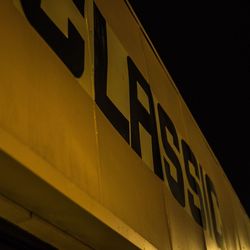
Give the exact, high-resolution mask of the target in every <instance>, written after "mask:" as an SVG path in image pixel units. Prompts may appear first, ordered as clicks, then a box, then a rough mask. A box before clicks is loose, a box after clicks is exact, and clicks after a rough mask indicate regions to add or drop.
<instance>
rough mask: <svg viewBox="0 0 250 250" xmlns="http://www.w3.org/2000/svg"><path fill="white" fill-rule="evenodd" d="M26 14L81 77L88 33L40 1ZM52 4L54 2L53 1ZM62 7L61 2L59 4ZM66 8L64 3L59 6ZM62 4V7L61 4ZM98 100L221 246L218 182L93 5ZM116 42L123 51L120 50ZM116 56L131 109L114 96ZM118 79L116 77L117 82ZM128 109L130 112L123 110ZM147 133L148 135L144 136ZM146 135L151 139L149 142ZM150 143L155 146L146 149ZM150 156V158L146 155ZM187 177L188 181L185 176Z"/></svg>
mask: <svg viewBox="0 0 250 250" xmlns="http://www.w3.org/2000/svg"><path fill="white" fill-rule="evenodd" d="M68 2H69V3H70V5H71V7H72V8H75V9H77V11H78V12H79V14H80V15H81V18H80V19H79V20H80V22H82V23H84V22H85V15H84V7H85V6H84V5H85V1H83V0H73V1H68ZM20 3H21V6H22V9H23V13H24V14H25V16H26V18H27V20H28V22H29V23H30V24H31V25H32V26H33V28H34V29H35V30H36V31H37V32H38V33H39V35H40V36H41V37H42V39H43V40H44V41H45V42H46V43H47V44H48V46H49V47H50V48H51V49H52V50H53V51H54V52H55V54H56V55H57V57H58V58H60V60H61V61H62V62H63V63H64V64H65V66H66V67H67V68H68V70H69V71H70V72H71V73H72V75H73V76H74V77H76V78H80V77H82V75H84V70H85V66H86V65H85V56H86V55H85V54H86V43H87V41H86V38H84V37H83V36H82V35H81V31H80V30H79V28H78V27H77V26H76V25H75V24H74V22H73V20H71V17H67V18H65V20H66V21H65V22H66V26H67V30H66V34H65V31H64V32H63V31H62V30H61V29H60V28H59V27H58V26H57V24H56V22H54V21H53V20H52V19H51V16H50V15H48V13H46V11H45V10H44V9H45V8H43V6H42V1H41V0H40V1H39V0H21V1H20ZM52 4H53V3H52ZM58 7H59V6H58ZM60 7H61V6H60ZM60 7H59V8H60ZM93 13H94V15H93V20H91V21H92V22H93V24H94V32H93V39H92V40H93V43H94V44H92V45H91V46H92V47H93V48H94V99H95V102H96V104H97V105H98V107H99V109H100V110H101V111H102V112H103V114H104V115H105V116H106V118H107V119H108V120H109V121H110V123H111V124H112V125H113V127H114V128H115V129H116V131H117V132H118V133H119V134H120V135H121V137H122V138H123V139H124V140H125V141H126V142H127V143H128V144H129V145H130V147H131V148H132V149H133V150H134V151H135V152H136V153H137V155H138V156H139V157H141V158H142V160H143V161H145V163H146V164H147V165H148V166H149V168H151V169H152V171H153V172H154V173H155V174H156V175H157V176H158V177H159V178H160V179H161V180H163V181H164V182H165V183H166V185H167V186H168V187H169V189H170V191H171V193H172V195H173V197H174V198H175V199H176V201H177V202H178V203H179V204H180V206H182V207H183V208H185V210H186V211H187V212H188V213H189V214H191V216H192V217H193V219H194V220H195V221H196V223H197V224H199V225H200V226H201V227H203V229H204V230H207V229H208V230H209V232H210V234H211V235H212V232H213V234H214V237H215V239H216V242H217V244H218V246H222V231H221V220H220V215H219V204H218V199H217V195H216V191H215V187H214V184H213V182H212V180H211V179H210V177H209V176H208V175H207V174H206V173H205V172H204V170H203V169H202V166H201V164H200V162H199V161H198V160H197V158H196V156H195V153H194V152H193V151H192V149H191V147H190V146H189V145H188V143H187V142H186V141H185V140H184V138H182V137H181V136H180V135H179V134H178V131H177V130H176V127H175V124H174V123H173V122H172V120H171V118H170V117H169V115H168V114H167V112H166V111H165V110H164V108H163V107H162V105H161V104H160V103H159V102H158V101H157V99H156V97H155V96H154V94H153V93H152V91H151V88H150V84H149V83H148V82H147V80H146V79H145V77H144V76H143V74H142V73H141V71H140V70H139V68H138V67H137V65H136V64H135V63H134V61H133V59H132V58H131V57H130V56H129V55H128V54H126V53H127V52H126V50H125V49H124V48H123V46H122V45H121V43H120V41H119V40H118V38H116V36H115V35H114V34H113V32H112V29H111V28H110V27H109V26H108V24H107V23H106V20H105V18H104V17H103V15H102V14H101V12H100V11H99V9H98V8H97V6H96V5H95V4H94V7H93ZM110 40H112V42H113V43H114V44H115V46H117V48H118V49H117V50H120V51H121V52H120V53H115V52H114V51H113V50H114V47H112V46H110V45H109V41H110ZM110 58H111V59H113V60H114V61H116V60H117V61H119V62H120V61H122V65H124V68H123V73H122V74H126V76H125V77H123V78H121V79H120V81H119V82H116V88H119V86H120V82H123V83H124V82H125V84H126V86H125V87H124V89H125V90H126V91H123V92H124V93H123V94H124V96H125V97H127V98H124V96H123V98H122V97H121V99H122V100H124V102H126V103H127V106H128V108H127V109H126V108H124V106H123V105H120V104H119V105H117V104H116V103H115V101H114V100H113V99H115V98H118V99H119V98H120V96H119V93H120V92H119V91H118V92H115V93H116V95H117V96H118V97H117V96H116V97H114V98H113V97H110V94H109V91H108V89H109V84H110V81H109V78H110V77H112V72H113V70H114V69H113V68H112V67H113V66H114V62H112V60H111V59H110ZM113 82H114V81H113ZM124 110H125V111H124ZM143 133H144V135H142V134H143ZM143 138H147V139H146V142H145V140H144V139H143ZM148 145H150V147H149V148H150V151H147V153H146V154H145V153H144V151H145V150H144V148H145V147H148ZM145 159H146V160H145ZM184 179H186V180H187V182H185V181H184Z"/></svg>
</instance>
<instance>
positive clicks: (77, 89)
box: [0, 0, 250, 249]
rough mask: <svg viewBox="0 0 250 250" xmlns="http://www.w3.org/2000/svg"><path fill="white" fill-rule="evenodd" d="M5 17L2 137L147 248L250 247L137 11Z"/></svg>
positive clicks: (112, 4) (32, 12)
mask: <svg viewBox="0 0 250 250" xmlns="http://www.w3.org/2000/svg"><path fill="white" fill-rule="evenodd" d="M59 2H60V3H59ZM0 9H1V16H2V20H5V21H4V22H2V23H1V24H0V25H1V26H0V29H1V32H2V38H1V43H0V45H1V46H0V49H1V59H2V60H1V68H0V72H1V84H0V87H1V91H0V105H1V107H2V108H1V112H0V127H1V129H3V131H6V132H7V133H8V134H10V135H12V136H13V137H14V138H16V139H17V140H18V141H20V142H21V143H22V144H23V145H25V146H26V147H28V148H29V149H31V150H32V152H34V153H35V155H37V156H39V157H41V158H42V159H44V160H45V162H47V163H48V164H49V167H48V169H50V170H49V171H52V172H53V173H54V176H58V178H59V179H58V180H63V178H66V180H67V182H65V183H70V184H68V185H70V186H72V187H74V188H77V190H78V189H79V190H80V191H81V192H83V193H84V194H85V195H87V196H88V197H89V198H90V200H93V202H94V203H95V204H98V206H97V207H98V209H94V206H88V211H89V212H90V213H93V215H94V216H95V217H97V219H99V220H100V221H106V222H107V221H109V222H107V223H109V224H108V226H110V227H112V228H113V229H114V231H116V232H118V233H120V234H121V235H122V237H124V238H126V239H128V241H130V242H133V244H134V245H136V246H137V247H138V248H143V247H142V246H144V248H145V249H154V248H156V249H184V248H185V249H196V248H197V249H237V246H239V247H243V246H244V247H246V249H247V247H249V248H250V240H249V227H250V226H249V219H248V218H247V217H246V215H245V213H244V211H243V209H242V208H241V207H240V204H239V201H238V200H237V198H235V197H236V195H235V193H234V192H233V190H232V188H231V186H230V184H229V182H228V181H227V179H226V177H225V175H224V174H223V172H222V169H221V167H220V166H219V165H218V162H217V160H216V158H215V157H214V155H213V154H212V152H211V149H210V148H209V146H208V145H207V143H206V141H205V139H204V137H203V136H202V134H201V132H200V130H199V129H198V126H197V125H196V123H195V121H194V120H193V118H192V116H191V114H190V112H189V111H188V109H187V107H186V105H185V103H184V102H183V100H182V98H181V96H180V94H179V92H178V91H177V89H176V87H175V86H174V84H173V81H172V79H171V77H170V76H169V74H168V72H167V71H166V69H165V68H164V67H163V65H162V63H161V61H160V59H159V57H158V56H157V54H156V52H155V51H154V49H153V48H152V45H151V44H149V42H148V39H147V38H146V35H145V33H144V32H143V29H142V27H140V24H139V23H138V21H137V20H136V19H135V17H134V14H133V11H132V10H131V8H130V7H129V4H128V3H126V2H125V1H121V0H120V1H117V0H109V1H96V2H93V1H92V0H85V1H84V0H63V1H56V0H53V1H49V0H41V1H34V0H13V1H7V0H6V1H2V2H1V4H0ZM114 10H115V11H114ZM2 138H5V137H3V136H2ZM6 138H7V137H6ZM4 145H5V146H4ZM6 145H8V143H7V144H6V143H3V144H2V145H1V149H2V150H3V151H7V146H6ZM12 152H14V151H12ZM13 154H14V153H13ZM18 157H21V158H22V155H19V156H15V155H13V158H18ZM30 163H31V164H29V169H30V170H31V171H32V172H33V173H34V174H35V175H38V176H39V177H40V178H42V179H43V180H44V181H45V182H47V183H49V184H50V185H51V186H52V187H53V188H54V189H55V190H59V191H60V192H61V193H62V194H64V195H65V196H67V197H68V198H69V199H72V201H74V202H75V203H76V204H78V205H79V204H83V203H82V202H83V198H81V197H80V196H74V195H73V191H72V193H71V194H70V190H71V187H70V186H69V187H67V188H66V189H65V188H64V187H62V185H61V184H60V181H59V182H57V181H55V180H56V179H57V178H56V177H55V179H54V180H53V179H51V178H50V177H49V176H48V175H46V173H44V174H42V172H39V171H42V170H41V169H38V168H37V167H36V163H35V162H34V161H33V162H32V161H31V162H30ZM27 168H28V166H27ZM39 173H40V174H39ZM60 176H61V177H60ZM61 183H64V182H62V181H61ZM74 188H72V190H73V189H74ZM67 190H68V191H69V192H68V191H67ZM8 195H9V196H11V195H10V193H8ZM71 196H72V197H71ZM17 197H18V193H16V196H15V199H18V198H17ZM73 197H74V198H73ZM225 197H227V198H225ZM10 198H12V199H14V195H13V197H10ZM18 202H20V203H22V204H24V205H25V204H28V202H27V200H25V198H22V199H19V200H18ZM229 202H232V204H230V203H229ZM29 204H30V205H29V209H31V210H32V211H33V210H34V211H35V212H37V213H38V214H39V213H42V214H43V217H45V218H46V214H47V220H53V219H51V217H50V216H49V214H48V210H46V212H45V210H44V209H41V207H40V210H39V206H38V205H37V207H36V206H33V205H32V204H31V203H29ZM84 204H92V203H91V202H89V203H84ZM27 206H28V205H27ZM54 206H56V204H54ZM81 207H83V209H87V207H86V205H81ZM91 207H92V208H91ZM102 208H103V209H105V211H106V210H107V211H109V213H110V214H109V215H107V214H106V213H103V212H100V211H102ZM111 214H112V215H111ZM111 217H112V218H117V219H118V220H119V223H124V225H123V224H122V225H123V227H122V228H127V229H126V230H121V229H119V227H117V228H116V226H114V225H115V223H114V221H116V219H112V220H109V219H108V218H111ZM238 218H240V219H239V222H237V221H238ZM120 221H121V222H120ZM71 222H72V221H71ZM53 223H55V224H56V225H58V226H60V227H67V222H66V221H64V224H62V223H61V224H60V222H59V221H53ZM119 223H118V222H117V225H118V224H119ZM111 224H112V225H113V226H111ZM72 225H73V224H72ZM125 225H126V226H125ZM129 230H131V231H129ZM73 231H74V230H73ZM125 231H126V232H128V231H129V232H131V233H130V234H129V235H130V236H128V233H127V234H126V233H124V232H125ZM132 232H136V234H134V233H132ZM72 234H74V232H72ZM76 234H77V235H78V237H79V234H78V233H76ZM138 235H139V236H140V237H141V238H140V237H139V236H138ZM89 237H90V238H91V237H92V236H89ZM114 237H115V236H114ZM87 238H88V237H85V238H84V239H85V240H86V241H88V244H90V245H91V244H92V241H91V240H87ZM138 238H139V240H138ZM91 239H92V238H91ZM121 242H122V241H121ZM138 242H139V243H138ZM149 242H150V243H149ZM93 246H94V243H93ZM99 246H100V245H98V244H97V245H96V247H97V248H98V247H99ZM184 246H185V247H184ZM109 247H110V246H109ZM120 249H122V248H120Z"/></svg>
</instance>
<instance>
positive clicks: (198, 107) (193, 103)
mask: <svg viewBox="0 0 250 250" xmlns="http://www.w3.org/2000/svg"><path fill="white" fill-rule="evenodd" d="M130 4H131V5H132V7H133V9H134V11H135V12H136V14H137V16H138V18H139V20H140V21H141V23H142V25H143V26H144V29H145V30H146V32H147V34H148V35H149V37H150V39H151V41H152V42H153V44H154V46H155V48H156V50H157V51H158V53H159V55H160V57H161V59H162V60H163V62H164V64H165V65H166V67H167V69H168V71H169V73H170V75H171V76H172V78H173V80H174V82H175V84H176V85H177V87H178V89H179V91H180V93H181V94H182V96H183V98H184V100H185V102H186V103H187V105H188V107H189V109H190V111H191V113H192V114H193V116H194V118H195V120H196V121H197V123H198V125H199V127H200V128H201V130H202V132H203V134H204V135H205V137H206V139H207V141H208V143H209V145H210V147H211V148H212V150H213V151H214V153H215V155H216V157H217V158H218V160H219V162H220V163H221V165H222V167H223V169H224V171H225V173H226V175H227V176H228V178H229V180H230V182H231V183H232V185H233V187H234V189H235V191H236V193H237V194H238V197H239V198H240V200H241V203H242V205H243V206H244V207H245V210H246V212H247V213H248V216H249V217H250V185H249V182H250V170H249V168H250V160H249V154H250V150H249V149H250V148H249V140H250V136H249V129H250V127H249V125H250V121H249V119H250V118H249V114H250V112H249V106H250V105H249V104H250V95H249V93H250V90H248V88H249V83H250V3H248V2H247V1H246V2H244V1H235V0H233V1H230V2H225V4H223V3H222V2H221V1H217V2H216V1H214V2H213V1H209V2H202V1H200V2H190V1H179V0H175V1H159V0H154V1H141V0H130Z"/></svg>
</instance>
